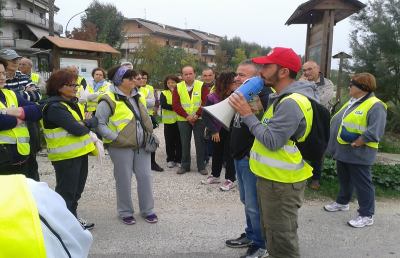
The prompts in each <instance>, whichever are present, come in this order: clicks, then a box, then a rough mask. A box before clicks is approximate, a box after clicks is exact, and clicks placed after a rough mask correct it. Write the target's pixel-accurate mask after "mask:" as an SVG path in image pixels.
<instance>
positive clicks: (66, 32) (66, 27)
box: [65, 9, 89, 38]
mask: <svg viewBox="0 0 400 258" xmlns="http://www.w3.org/2000/svg"><path fill="white" fill-rule="evenodd" d="M87 11H89V9H85V10H83V11H82V12H79V13H77V14H75V15H73V16H72V17H71V18H69V20H68V22H67V25H66V26H65V37H67V38H69V31H68V24H69V22H70V21H71V20H72V19H73V18H74V17H76V16H78V15H79V14H81V13H84V12H87Z"/></svg>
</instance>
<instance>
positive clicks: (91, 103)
mask: <svg viewBox="0 0 400 258" xmlns="http://www.w3.org/2000/svg"><path fill="white" fill-rule="evenodd" d="M110 85H111V83H109V82H107V81H104V84H103V85H102V86H101V87H100V88H98V89H97V92H98V93H100V94H99V97H98V98H97V100H96V101H88V102H87V111H89V112H93V111H96V108H97V104H98V102H99V99H100V96H101V95H103V94H105V93H106V92H107V91H108V89H109V87H110ZM87 87H88V91H89V93H90V94H94V93H96V92H95V91H94V88H93V86H92V85H90V84H88V85H87Z"/></svg>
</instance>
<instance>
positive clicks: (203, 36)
mask: <svg viewBox="0 0 400 258" xmlns="http://www.w3.org/2000/svg"><path fill="white" fill-rule="evenodd" d="M185 31H189V32H192V33H193V34H195V35H196V36H197V37H199V39H200V40H202V41H207V42H210V43H219V41H220V40H221V39H222V37H221V36H218V35H215V34H211V33H208V32H204V31H200V30H194V29H189V30H185Z"/></svg>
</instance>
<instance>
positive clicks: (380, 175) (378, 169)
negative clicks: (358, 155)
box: [322, 159, 400, 191]
mask: <svg viewBox="0 0 400 258" xmlns="http://www.w3.org/2000/svg"><path fill="white" fill-rule="evenodd" d="M322 177H323V178H324V179H326V180H334V179H335V180H336V178H337V172H336V162H335V161H334V160H333V159H325V161H324V168H323V171H322ZM372 181H373V183H374V184H375V185H376V186H380V187H382V188H384V189H391V190H396V191H400V164H396V165H384V164H375V165H373V166H372Z"/></svg>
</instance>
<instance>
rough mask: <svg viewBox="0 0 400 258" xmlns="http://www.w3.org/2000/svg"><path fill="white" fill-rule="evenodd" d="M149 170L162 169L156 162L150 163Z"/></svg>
mask: <svg viewBox="0 0 400 258" xmlns="http://www.w3.org/2000/svg"><path fill="white" fill-rule="evenodd" d="M151 170H154V171H157V172H163V171H164V169H163V168H162V167H160V166H159V165H158V164H157V163H153V164H151Z"/></svg>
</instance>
